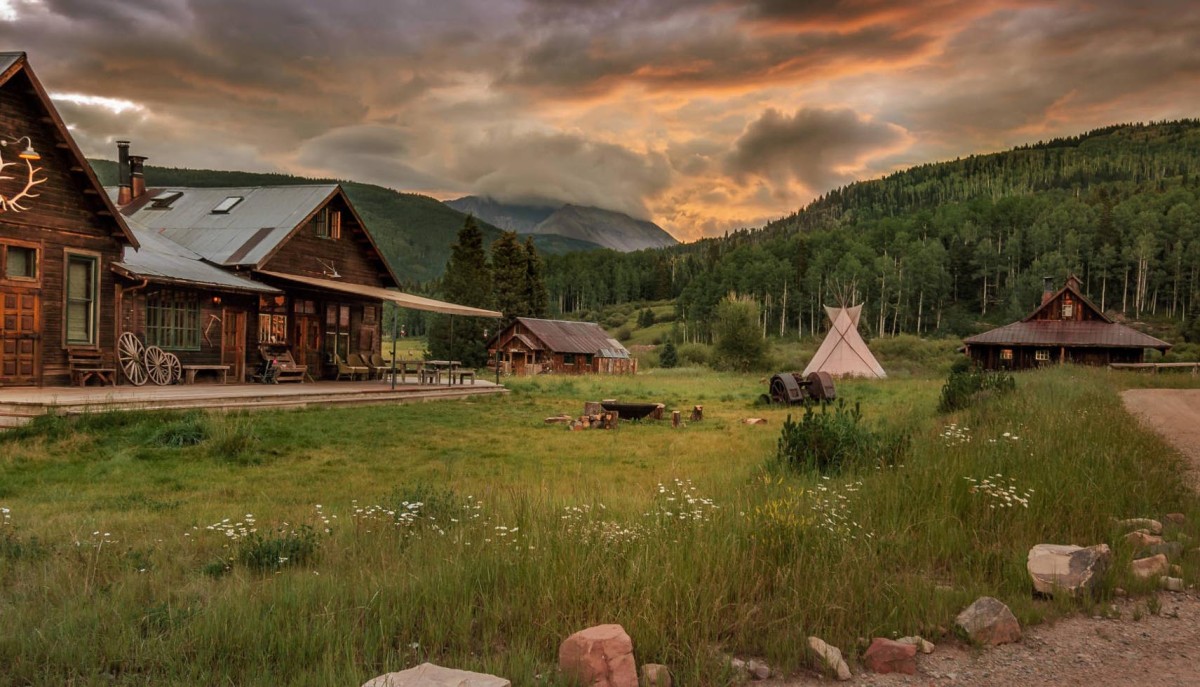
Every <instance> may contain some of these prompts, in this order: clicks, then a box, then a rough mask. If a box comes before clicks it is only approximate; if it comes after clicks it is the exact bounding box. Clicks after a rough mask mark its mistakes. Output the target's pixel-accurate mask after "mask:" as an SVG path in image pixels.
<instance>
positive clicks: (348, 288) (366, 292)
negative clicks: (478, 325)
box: [257, 270, 504, 318]
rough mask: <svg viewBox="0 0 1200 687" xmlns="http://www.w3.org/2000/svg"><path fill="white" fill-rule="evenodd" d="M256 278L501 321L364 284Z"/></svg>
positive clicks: (291, 277) (479, 311) (292, 277)
mask: <svg viewBox="0 0 1200 687" xmlns="http://www.w3.org/2000/svg"><path fill="white" fill-rule="evenodd" d="M257 273H258V274H261V275H264V276H267V277H275V278H276V279H283V280H285V281H290V282H295V283H297V284H304V285H306V286H312V287H315V288H318V289H328V290H330V291H341V292H342V293H350V294H354V295H356V296H366V297H367V298H378V299H379V300H384V301H391V302H393V303H395V304H396V305H398V306H400V307H401V308H410V309H412V310H424V311H426V312H437V313H442V314H443V315H462V316H463V317H494V318H500V317H503V316H504V315H502V314H501V313H498V312H496V311H495V310H484V309H482V308H472V307H470V306H466V305H458V304H457V303H447V302H445V301H436V300H434V299H432V298H422V297H421V296H413V295H411V294H407V293H404V292H402V291H392V290H391V289H381V288H379V287H378V286H367V285H365V284H348V283H346V282H340V281H334V280H332V279H317V278H316V277H302V276H300V275H298V274H284V273H283V272H268V271H266V270H257Z"/></svg>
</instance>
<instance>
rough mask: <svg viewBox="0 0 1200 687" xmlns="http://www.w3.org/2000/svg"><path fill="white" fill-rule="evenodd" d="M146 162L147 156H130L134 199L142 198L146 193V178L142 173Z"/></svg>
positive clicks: (130, 174)
mask: <svg viewBox="0 0 1200 687" xmlns="http://www.w3.org/2000/svg"><path fill="white" fill-rule="evenodd" d="M145 162H146V156H145V155H130V156H129V176H130V177H131V179H130V181H131V184H130V186H131V188H130V190H131V191H132V197H133V198H134V199H136V198H140V197H141V196H142V194H144V193H145V192H146V177H145V175H144V174H143V173H142V165H143V164H144V163H145Z"/></svg>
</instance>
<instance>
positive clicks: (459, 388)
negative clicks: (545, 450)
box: [0, 375, 508, 431]
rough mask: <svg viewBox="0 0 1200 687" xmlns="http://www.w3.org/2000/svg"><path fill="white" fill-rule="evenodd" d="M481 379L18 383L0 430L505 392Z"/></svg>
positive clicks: (3, 405) (2, 402) (2, 398)
mask: <svg viewBox="0 0 1200 687" xmlns="http://www.w3.org/2000/svg"><path fill="white" fill-rule="evenodd" d="M505 393H508V389H505V388H504V387H503V386H502V385H498V384H495V383H493V382H489V381H486V380H483V379H480V380H477V381H476V382H475V383H474V384H455V385H453V386H451V385H445V384H442V385H431V384H417V383H416V381H415V378H414V377H412V376H411V375H410V376H409V377H408V378H407V379H406V381H405V382H404V383H400V382H399V380H397V383H396V389H395V390H394V391H393V390H392V388H391V383H390V382H389V381H369V382H327V381H321V382H308V383H304V384H195V385H174V386H141V387H137V386H88V387H41V388H35V387H20V388H10V389H0V431H2V430H3V429H6V428H10V427H19V426H21V425H24V424H26V423H28V422H30V421H31V420H32V419H33V418H35V417H37V416H39V415H45V414H48V413H54V414H59V415H77V414H82V413H102V412H109V411H116V410H185V409H192V408H202V409H207V410H238V411H251V410H278V409H288V408H312V407H327V406H334V405H380V404H388V403H416V402H422V401H439V400H453V399H463V398H468V397H471V396H486V395H491V394H505Z"/></svg>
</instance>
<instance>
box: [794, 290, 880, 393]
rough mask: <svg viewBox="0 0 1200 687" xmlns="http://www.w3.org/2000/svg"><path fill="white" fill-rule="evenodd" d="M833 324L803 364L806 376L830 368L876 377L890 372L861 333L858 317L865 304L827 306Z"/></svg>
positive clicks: (838, 374)
mask: <svg viewBox="0 0 1200 687" xmlns="http://www.w3.org/2000/svg"><path fill="white" fill-rule="evenodd" d="M825 312H826V313H827V314H828V315H829V320H830V321H831V322H832V323H833V326H831V327H830V328H829V333H828V334H826V335H825V340H824V341H822V342H821V347H820V348H818V349H817V353H816V355H814V356H813V359H812V360H810V361H809V362H808V367H806V368H804V374H805V376H807V375H808V374H809V373H810V372H828V373H829V374H830V375H833V376H834V377H876V378H879V379H883V378H885V377H887V373H886V372H884V371H883V368H882V367H880V366H879V361H878V360H876V359H875V356H874V355H872V354H871V349H869V348H867V342H866V341H863V338H862V336H860V335H859V333H858V318H859V316H860V315H862V305H856V306H854V307H853V308H846V307H840V308H830V307H829V306H826V307H825Z"/></svg>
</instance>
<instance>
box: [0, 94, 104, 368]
mask: <svg viewBox="0 0 1200 687" xmlns="http://www.w3.org/2000/svg"><path fill="white" fill-rule="evenodd" d="M0 132H4V133H5V134H6V137H7V134H11V135H12V136H29V137H30V140H31V143H32V146H33V147H34V148H35V149H36V150H37V151H38V153H39V154H40V155H41V159H40V160H38V161H36V162H34V163H33V164H34V167H35V168H40V170H41V171H40V172H39V173H38V176H39V177H44V178H45V179H46V182H45V183H43V184H40V185H38V186H37V187H36V189H35V190H34V191H33V192H34V193H36V194H37V197H30V198H27V199H26V200H25V201H24V202H22V205H24V206H25V207H27V208H28V210H26V211H22V212H17V211H13V210H9V211H6V212H3V213H0V243H3V244H8V245H17V244H21V245H26V246H34V247H36V251H37V258H36V267H35V269H36V274H37V276H36V278H35V279H34V280H33V281H31V282H30V281H25V282H20V281H17V280H12V279H4V280H2V281H0V306H3V305H4V304H5V303H8V304H9V305H10V306H11V305H12V304H13V303H14V302H16V300H17V298H18V297H21V299H22V300H27V299H28V298H29V297H30V296H32V297H34V298H35V299H36V301H35V302H36V306H35V307H36V313H37V316H36V319H37V328H38V332H37V339H36V341H35V344H34V345H35V346H36V348H37V349H38V350H37V355H36V364H35V369H34V370H33V372H34V374H33V375H32V376H31V377H30V376H25V375H19V376H17V377H15V378H13V377H5V376H4V375H3V371H2V370H0V385H4V384H8V385H30V384H38V385H57V384H66V383H69V381H70V373H69V367H68V361H67V359H68V353H67V342H66V332H65V331H64V319H65V307H66V294H65V275H66V263H67V258H68V255H71V254H78V255H81V256H85V257H89V258H94V259H95V261H96V262H95V267H94V270H95V271H94V277H95V290H94V293H93V294H92V298H93V302H92V305H91V308H92V312H93V313H94V320H93V322H92V332H91V336H90V337H89V338H90V341H88V342H86V343H77V344H72V347H79V348H92V349H97V350H101V351H102V352H104V353H105V354H106V355H108V356H112V354H113V352H114V350H115V342H116V335H115V329H114V324H115V322H114V320H115V317H114V308H113V298H114V294H115V280H114V275H113V273H112V263H113V262H114V261H117V260H119V259H120V256H121V250H122V248H123V246H124V238H123V237H122V236H121V235H120V231H121V230H120V227H119V225H118V224H117V222H116V221H115V220H114V219H113V218H112V217H110V216H105V215H103V214H101V213H106V212H107V210H106V209H105V206H104V203H103V201H102V200H101V199H100V195H99V191H98V189H95V188H93V187H92V185H91V182H90V180H89V179H88V177H87V176H86V174H85V173H84V171H83V167H82V166H81V165H82V164H85V163H84V162H83V161H81V160H78V159H76V158H75V156H74V154H73V153H72V151H71V149H70V148H69V147H68V146H67V144H66V143H65V142H63V141H62V139H61V136H60V134H59V132H58V130H57V128H56V127H55V126H54V125H53V123H52V120H51V119H50V118H49V116H48V112H47V110H46V106H45V105H44V104H43V103H42V101H41V99H40V98H39V97H38V96H37V93H36V91H35V90H34V88H33V84H32V82H31V81H30V80H29V78H28V76H26V74H25V73H24V72H19V73H17V74H16V75H14V76H13V77H12V78H11V79H9V80H8V81H7V82H6V83H5V84H4V86H3V87H2V88H0ZM16 152H17V149H16V146H13V145H10V146H9V147H7V148H2V149H0V153H2V154H3V155H4V157H5V162H10V163H11V162H15V163H16V164H14V165H13V166H12V167H10V168H8V169H6V170H5V175H6V176H14V177H16V178H15V179H8V180H0V194H4V195H5V196H6V197H7V196H10V195H12V194H13V193H15V192H16V191H19V190H20V188H21V186H23V185H24V178H25V177H26V169H25V163H24V162H23V161H21V160H17V159H16V156H15V153H16ZM14 184H16V185H15V186H14ZM2 276H3V275H2V274H0V277H2ZM5 319H11V318H5V317H0V338H3V337H4V336H5V335H4V334H3V331H4V330H5V329H6V327H5V323H4V320H5ZM5 355H6V356H7V355H8V354H5Z"/></svg>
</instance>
